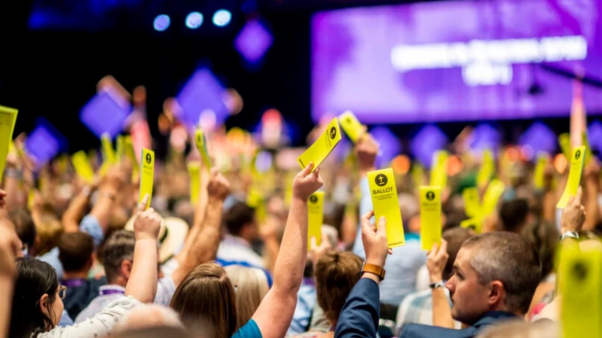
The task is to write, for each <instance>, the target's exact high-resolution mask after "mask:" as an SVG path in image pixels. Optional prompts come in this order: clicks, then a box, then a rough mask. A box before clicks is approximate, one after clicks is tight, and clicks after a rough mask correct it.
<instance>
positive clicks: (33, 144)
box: [25, 117, 68, 166]
mask: <svg viewBox="0 0 602 338" xmlns="http://www.w3.org/2000/svg"><path fill="white" fill-rule="evenodd" d="M67 148H68V143H67V139H66V138H65V136H63V134H61V133H60V132H59V131H58V130H57V129H56V128H55V127H54V126H53V125H52V124H51V123H50V122H48V120H46V119H45V118H43V117H39V118H37V119H36V126H35V128H34V129H33V131H32V132H31V133H30V134H29V135H28V136H27V140H26V141H25V149H26V150H27V153H28V154H30V155H32V156H33V157H34V158H35V160H36V164H37V165H38V166H40V165H43V164H45V163H47V162H48V161H50V160H52V159H53V158H54V157H55V156H56V155H58V154H59V152H62V151H65V150H67Z"/></svg>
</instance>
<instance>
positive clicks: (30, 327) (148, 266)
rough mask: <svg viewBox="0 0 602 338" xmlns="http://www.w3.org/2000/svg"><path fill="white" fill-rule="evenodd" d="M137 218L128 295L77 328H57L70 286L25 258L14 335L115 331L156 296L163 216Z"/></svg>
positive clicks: (89, 336)
mask: <svg viewBox="0 0 602 338" xmlns="http://www.w3.org/2000/svg"><path fill="white" fill-rule="evenodd" d="M141 210H142V208H141V207H139V214H138V216H137V219H136V225H135V229H136V252H135V254H134V255H135V263H134V267H133V268H132V273H131V276H130V280H129V283H128V284H127V286H126V290H125V297H123V298H121V299H118V300H117V301H115V302H113V303H111V304H109V305H108V306H107V307H106V308H105V309H104V311H102V312H100V313H98V314H97V315H96V316H94V317H92V318H91V319H90V320H88V321H86V322H84V323H81V324H80V325H77V326H70V327H66V328H62V327H56V325H57V324H58V323H59V320H60V317H61V314H62V312H63V307H64V305H63V301H62V299H63V298H64V297H65V292H66V287H65V286H62V285H59V283H58V278H57V275H56V272H55V271H54V269H53V268H52V267H51V266H50V265H49V264H48V263H45V262H42V261H39V260H37V259H34V258H19V259H17V262H16V267H17V280H16V283H15V290H14V294H13V301H12V311H11V320H10V333H9V337H38V338H40V337H81V338H94V337H101V336H105V335H107V334H110V333H111V331H112V329H113V327H114V326H115V325H116V324H117V323H118V322H119V319H120V318H121V317H122V316H123V315H124V314H125V313H126V312H128V311H130V310H132V309H134V308H136V307H139V306H142V303H145V302H150V301H152V299H153V298H154V296H155V295H154V293H155V285H156V281H157V272H156V269H155V267H156V265H157V251H156V246H157V235H158V233H159V227H160V216H159V215H157V214H156V213H155V212H154V211H153V210H152V209H149V210H147V211H144V212H142V211H141Z"/></svg>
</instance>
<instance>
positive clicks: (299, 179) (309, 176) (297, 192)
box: [293, 162, 324, 203]
mask: <svg viewBox="0 0 602 338" xmlns="http://www.w3.org/2000/svg"><path fill="white" fill-rule="evenodd" d="M313 168H314V163H313V162H309V164H308V165H307V166H306V167H305V169H303V170H301V172H299V173H298V174H297V175H296V176H295V180H294V181H293V198H297V199H299V200H301V201H303V202H304V203H307V200H308V199H309V196H311V194H313V193H314V192H316V190H318V189H320V188H321V187H322V185H323V184H324V183H323V182H322V178H321V177H320V167H318V168H316V169H315V170H313ZM312 171H313V172H312Z"/></svg>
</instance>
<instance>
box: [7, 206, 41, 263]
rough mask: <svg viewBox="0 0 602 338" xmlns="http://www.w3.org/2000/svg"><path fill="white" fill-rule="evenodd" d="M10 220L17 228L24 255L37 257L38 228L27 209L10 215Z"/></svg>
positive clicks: (17, 210)
mask: <svg viewBox="0 0 602 338" xmlns="http://www.w3.org/2000/svg"><path fill="white" fill-rule="evenodd" d="M8 219H9V220H10V221H11V222H12V223H13V225H14V226H15V230H16V231H17V236H19V239H20V240H21V242H22V243H23V254H24V255H25V256H26V257H29V256H35V253H34V246H35V242H36V236H37V233H36V226H35V224H34V223H33V219H32V218H31V213H30V212H29V210H27V209H15V210H12V211H10V212H9V213H8Z"/></svg>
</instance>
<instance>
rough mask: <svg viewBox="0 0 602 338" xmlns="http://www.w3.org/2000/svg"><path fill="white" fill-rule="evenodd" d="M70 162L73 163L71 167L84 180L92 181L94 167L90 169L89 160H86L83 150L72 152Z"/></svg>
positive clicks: (90, 182)
mask: <svg viewBox="0 0 602 338" xmlns="http://www.w3.org/2000/svg"><path fill="white" fill-rule="evenodd" d="M71 163H73V168H75V172H76V173H77V175H78V176H79V177H80V178H81V179H82V180H83V181H84V182H86V183H88V184H92V183H93V182H94V169H92V165H90V160H88V155H87V154H86V152H85V151H83V150H80V151H78V152H77V153H75V154H73V156H72V157H71Z"/></svg>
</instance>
